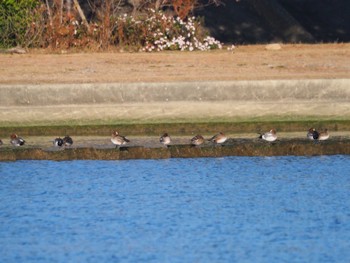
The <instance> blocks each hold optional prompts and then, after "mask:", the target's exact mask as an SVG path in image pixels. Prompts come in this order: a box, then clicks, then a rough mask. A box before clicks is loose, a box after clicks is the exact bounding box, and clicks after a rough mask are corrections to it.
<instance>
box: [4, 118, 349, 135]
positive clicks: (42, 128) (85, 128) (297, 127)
mask: <svg viewBox="0 0 350 263" xmlns="http://www.w3.org/2000/svg"><path fill="white" fill-rule="evenodd" d="M271 127H274V128H275V129H276V130H277V131H278V132H303V131H305V132H306V131H307V130H308V129H309V128H310V127H315V128H318V129H319V128H328V130H330V131H348V130H350V120H326V119H321V120H320V119H318V120H316V119H313V120H298V121H296V120H295V121H283V120H279V121H277V120H272V121H266V120H265V121H252V120H246V121H234V122H228V121H225V122H219V121H218V122H188V121H187V122H171V123H160V122H157V123H125V122H124V123H122V122H115V123H114V124H112V123H110V124H84V125H78V124H70V125H28V126H2V128H1V130H0V136H1V137H8V136H9V134H11V133H13V132H14V131H16V133H18V134H21V135H30V136H57V134H69V135H84V136H105V135H108V136H109V135H110V134H111V131H113V130H114V129H118V130H120V131H122V132H123V134H127V135H137V136H152V135H154V136H158V135H159V134H162V133H164V132H165V131H167V132H168V133H170V134H173V135H178V136H179V135H192V134H197V133H200V134H212V133H216V132H219V131H223V132H225V133H228V134H234V133H258V132H261V131H266V130H269V129H271Z"/></svg>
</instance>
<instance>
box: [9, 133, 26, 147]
mask: <svg viewBox="0 0 350 263" xmlns="http://www.w3.org/2000/svg"><path fill="white" fill-rule="evenodd" d="M10 138H11V141H10V142H11V144H12V145H13V146H22V145H24V144H25V142H26V141H25V140H23V139H22V138H21V137H19V136H18V135H17V134H15V133H13V134H11V136H10Z"/></svg>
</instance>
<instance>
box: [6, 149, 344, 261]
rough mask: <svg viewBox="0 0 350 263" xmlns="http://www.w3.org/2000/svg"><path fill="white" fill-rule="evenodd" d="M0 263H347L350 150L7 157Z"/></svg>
mask: <svg viewBox="0 0 350 263" xmlns="http://www.w3.org/2000/svg"><path fill="white" fill-rule="evenodd" d="M0 200H1V201H0V223H1V224H0V262H350V209H349V208H350V157H349V156H319V157H269V158H264V157H228V158H198V159H168V160H130V161H67V162H53V161H17V162H2V163H1V162H0Z"/></svg>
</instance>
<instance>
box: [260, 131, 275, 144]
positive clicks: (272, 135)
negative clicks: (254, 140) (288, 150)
mask: <svg viewBox="0 0 350 263" xmlns="http://www.w3.org/2000/svg"><path fill="white" fill-rule="evenodd" d="M259 138H260V139H263V140H265V141H268V142H273V141H276V140H277V134H276V130H275V129H271V130H270V131H269V132H265V133H264V134H260V137H259Z"/></svg>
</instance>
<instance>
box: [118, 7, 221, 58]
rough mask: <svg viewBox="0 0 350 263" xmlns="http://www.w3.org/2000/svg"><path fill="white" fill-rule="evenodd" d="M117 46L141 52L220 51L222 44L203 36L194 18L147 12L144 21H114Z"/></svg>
mask: <svg viewBox="0 0 350 263" xmlns="http://www.w3.org/2000/svg"><path fill="white" fill-rule="evenodd" d="M115 28H116V30H115V32H114V34H115V39H116V41H117V43H116V44H120V45H124V46H131V47H137V48H138V49H139V50H140V51H145V52H152V51H162V50H181V51H184V50H188V51H193V50H202V51H205V50H210V49H217V48H219V49H221V48H222V44H221V43H220V42H219V41H218V40H215V39H214V38H213V37H210V36H204V35H203V33H202V31H201V27H200V22H199V20H198V19H196V18H195V17H192V18H188V19H187V20H186V21H183V20H182V19H180V18H179V17H177V18H174V17H170V16H166V15H165V14H164V13H162V12H156V11H154V10H149V15H148V16H147V17H145V18H142V17H141V18H138V19H135V18H134V17H132V16H129V15H127V14H124V15H122V16H119V17H118V18H117V20H116V27H115Z"/></svg>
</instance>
